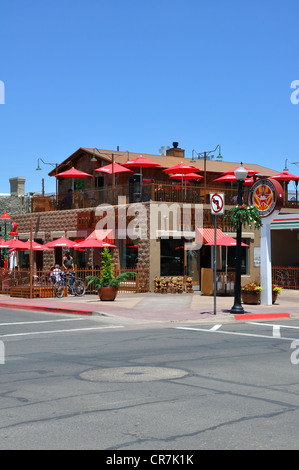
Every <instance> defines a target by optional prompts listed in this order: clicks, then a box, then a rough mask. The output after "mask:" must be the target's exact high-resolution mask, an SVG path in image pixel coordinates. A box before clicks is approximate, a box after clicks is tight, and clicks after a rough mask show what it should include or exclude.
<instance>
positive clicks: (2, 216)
mask: <svg viewBox="0 0 299 470" xmlns="http://www.w3.org/2000/svg"><path fill="white" fill-rule="evenodd" d="M0 219H10V216H9V215H8V213H7V212H4V214H3V215H1V217H0Z"/></svg>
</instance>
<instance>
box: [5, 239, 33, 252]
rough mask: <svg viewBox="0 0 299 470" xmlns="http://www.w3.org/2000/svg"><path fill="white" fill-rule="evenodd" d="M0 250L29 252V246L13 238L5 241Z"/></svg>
mask: <svg viewBox="0 0 299 470" xmlns="http://www.w3.org/2000/svg"><path fill="white" fill-rule="evenodd" d="M0 248H7V249H8V250H10V249H11V250H14V249H17V248H18V249H21V250H22V249H23V250H24V251H26V250H28V248H27V245H26V244H25V243H24V242H22V241H21V240H18V239H17V238H12V239H11V240H8V241H6V242H5V241H4V242H3V243H1V244H0Z"/></svg>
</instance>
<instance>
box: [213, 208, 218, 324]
mask: <svg viewBox="0 0 299 470" xmlns="http://www.w3.org/2000/svg"><path fill="white" fill-rule="evenodd" d="M216 232H217V215H216V214H215V215H214V260H213V261H214V315H216V291H217V282H216V269H217V259H216V256H217V251H216V248H217V247H216V239H217V236H216Z"/></svg>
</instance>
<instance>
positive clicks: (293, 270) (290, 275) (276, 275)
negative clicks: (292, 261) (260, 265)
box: [272, 266, 299, 289]
mask: <svg viewBox="0 0 299 470" xmlns="http://www.w3.org/2000/svg"><path fill="white" fill-rule="evenodd" d="M272 284H276V285H278V286H279V287H283V288H284V289H299V266H272Z"/></svg>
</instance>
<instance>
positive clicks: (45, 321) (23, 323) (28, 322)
mask: <svg viewBox="0 0 299 470" xmlns="http://www.w3.org/2000/svg"><path fill="white" fill-rule="evenodd" d="M78 320H86V318H83V317H82V318H81V317H78V318H63V319H61V318H60V319H59V320H40V321H18V322H13V323H0V326H14V325H31V324H35V323H55V322H61V321H78Z"/></svg>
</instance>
